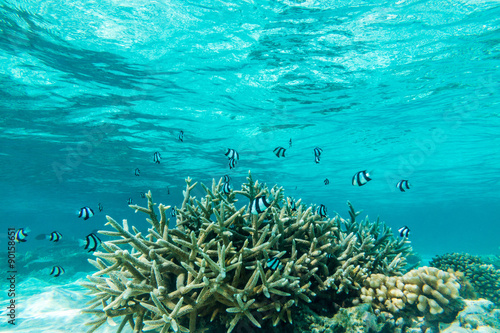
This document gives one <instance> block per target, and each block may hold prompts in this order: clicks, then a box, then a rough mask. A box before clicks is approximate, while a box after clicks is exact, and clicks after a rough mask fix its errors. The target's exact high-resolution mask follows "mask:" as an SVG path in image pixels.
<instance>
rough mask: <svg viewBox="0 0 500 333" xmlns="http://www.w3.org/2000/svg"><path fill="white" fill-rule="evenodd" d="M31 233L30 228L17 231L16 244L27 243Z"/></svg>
mask: <svg viewBox="0 0 500 333" xmlns="http://www.w3.org/2000/svg"><path fill="white" fill-rule="evenodd" d="M30 231H31V230H30V229H29V228H26V229H25V228H21V229H18V230H17V231H16V235H15V239H16V242H18V243H24V242H26V237H28V233H29V232H30Z"/></svg>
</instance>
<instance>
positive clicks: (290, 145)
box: [288, 138, 292, 148]
mask: <svg viewBox="0 0 500 333" xmlns="http://www.w3.org/2000/svg"><path fill="white" fill-rule="evenodd" d="M288 148H292V138H290V141H288Z"/></svg>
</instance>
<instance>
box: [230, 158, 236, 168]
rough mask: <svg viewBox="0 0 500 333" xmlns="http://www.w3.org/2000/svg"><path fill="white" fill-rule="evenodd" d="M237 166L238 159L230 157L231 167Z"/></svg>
mask: <svg viewBox="0 0 500 333" xmlns="http://www.w3.org/2000/svg"><path fill="white" fill-rule="evenodd" d="M235 167H236V160H235V159H234V158H230V159H229V169H233V168H235Z"/></svg>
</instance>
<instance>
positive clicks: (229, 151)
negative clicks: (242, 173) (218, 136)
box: [224, 148, 240, 160]
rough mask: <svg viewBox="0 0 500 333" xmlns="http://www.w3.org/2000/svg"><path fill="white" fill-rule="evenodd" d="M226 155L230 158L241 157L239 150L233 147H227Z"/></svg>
mask: <svg viewBox="0 0 500 333" xmlns="http://www.w3.org/2000/svg"><path fill="white" fill-rule="evenodd" d="M224 155H226V156H227V158H229V159H230V160H231V159H233V160H239V159H240V154H238V152H237V151H236V150H234V149H231V148H227V150H226V153H225V154H224Z"/></svg>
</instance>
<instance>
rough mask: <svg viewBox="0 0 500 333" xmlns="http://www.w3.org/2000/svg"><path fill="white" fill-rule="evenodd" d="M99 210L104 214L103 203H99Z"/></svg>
mask: <svg viewBox="0 0 500 333" xmlns="http://www.w3.org/2000/svg"><path fill="white" fill-rule="evenodd" d="M97 208H98V209H99V211H100V212H102V210H103V208H104V207H102V203H100V202H99V204H98V205H97Z"/></svg>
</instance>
